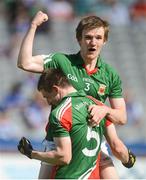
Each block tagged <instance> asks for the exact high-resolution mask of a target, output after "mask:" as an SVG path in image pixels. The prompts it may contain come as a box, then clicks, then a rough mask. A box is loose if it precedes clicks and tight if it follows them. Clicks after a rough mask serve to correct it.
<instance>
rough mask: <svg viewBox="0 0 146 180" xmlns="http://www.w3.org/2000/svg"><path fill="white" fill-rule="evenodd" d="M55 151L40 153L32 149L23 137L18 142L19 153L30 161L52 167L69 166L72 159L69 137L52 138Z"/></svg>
mask: <svg viewBox="0 0 146 180" xmlns="http://www.w3.org/2000/svg"><path fill="white" fill-rule="evenodd" d="M53 139H54V142H55V144H56V149H55V150H51V151H48V152H40V151H36V150H34V149H33V147H32V145H31V143H30V141H29V140H28V139H26V138H25V137H23V138H22V139H21V140H20V141H19V145H18V149H19V151H20V152H21V153H22V154H24V155H26V156H28V157H29V158H30V159H37V160H40V161H43V162H47V163H50V164H52V165H65V164H69V163H70V160H71V158H72V150H71V149H72V146H71V139H70V137H59V138H53Z"/></svg>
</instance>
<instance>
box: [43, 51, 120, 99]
mask: <svg viewBox="0 0 146 180" xmlns="http://www.w3.org/2000/svg"><path fill="white" fill-rule="evenodd" d="M47 68H59V69H61V70H62V71H63V72H64V74H65V75H66V76H67V77H68V79H69V80H70V82H71V84H72V85H73V86H74V88H75V89H77V90H81V89H82V90H84V91H85V93H86V94H87V95H91V96H93V97H94V98H96V99H98V100H100V101H102V102H105V100H106V99H107V97H109V98H121V97H122V87H121V80H120V77H119V75H118V73H117V72H116V71H115V70H114V69H113V68H112V67H111V66H110V65H108V64H106V63H105V62H104V61H103V60H102V58H101V57H99V58H98V59H97V64H96V68H95V69H94V70H93V71H90V72H89V71H88V70H87V69H86V68H85V64H84V61H83V59H82V57H81V56H80V53H77V54H70V55H66V54H62V53H55V54H49V55H44V69H47Z"/></svg>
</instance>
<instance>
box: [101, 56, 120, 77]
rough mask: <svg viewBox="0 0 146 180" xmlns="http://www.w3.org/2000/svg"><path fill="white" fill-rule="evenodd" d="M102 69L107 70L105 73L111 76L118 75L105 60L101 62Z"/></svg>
mask: <svg viewBox="0 0 146 180" xmlns="http://www.w3.org/2000/svg"><path fill="white" fill-rule="evenodd" d="M101 62H102V67H103V68H104V69H105V72H107V73H109V74H118V71H117V70H116V68H115V67H113V66H112V65H111V64H110V63H107V62H106V61H105V60H104V59H102V60H101Z"/></svg>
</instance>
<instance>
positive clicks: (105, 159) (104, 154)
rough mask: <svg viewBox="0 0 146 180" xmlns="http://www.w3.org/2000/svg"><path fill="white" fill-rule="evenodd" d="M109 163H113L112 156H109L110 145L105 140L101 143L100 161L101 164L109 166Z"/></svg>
mask: <svg viewBox="0 0 146 180" xmlns="http://www.w3.org/2000/svg"><path fill="white" fill-rule="evenodd" d="M109 164H113V162H112V159H111V157H110V156H109V152H108V147H107V145H106V142H105V141H103V142H102V143H101V154H100V162H99V166H107V165H109Z"/></svg>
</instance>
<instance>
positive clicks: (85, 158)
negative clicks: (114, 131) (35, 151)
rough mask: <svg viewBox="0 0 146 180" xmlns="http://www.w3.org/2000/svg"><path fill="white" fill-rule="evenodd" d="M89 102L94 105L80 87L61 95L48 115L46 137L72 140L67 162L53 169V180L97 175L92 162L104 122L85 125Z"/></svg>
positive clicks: (94, 162)
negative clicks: (70, 157)
mask: <svg viewBox="0 0 146 180" xmlns="http://www.w3.org/2000/svg"><path fill="white" fill-rule="evenodd" d="M91 104H95V103H94V101H93V100H92V99H90V98H87V96H86V94H85V92H84V91H82V90H81V91H77V92H74V93H71V94H69V95H68V96H65V97H64V98H63V99H62V101H61V102H60V103H59V105H58V106H57V107H56V108H54V109H53V110H52V112H51V114H50V117H49V126H48V130H47V136H46V139H47V140H49V141H52V140H53V137H70V138H71V142H72V159H71V162H70V163H69V164H68V165H64V166H59V167H58V168H57V170H56V174H55V177H54V178H55V179H56V178H57V179H58V178H59V179H87V178H91V177H92V178H95V179H96V178H97V172H98V169H99V167H97V166H98V165H97V164H96V161H97V156H98V153H99V151H100V145H101V141H102V137H103V134H104V131H105V126H106V123H105V122H106V121H105V119H103V120H102V121H101V122H100V124H99V125H98V126H96V127H90V126H89V125H88V118H89V115H88V106H89V105H91ZM95 169H96V175H95V176H94V175H93V174H94V171H95Z"/></svg>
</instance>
